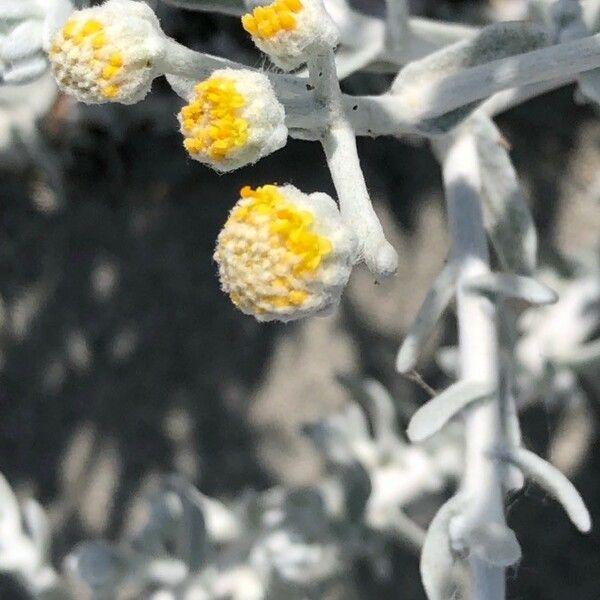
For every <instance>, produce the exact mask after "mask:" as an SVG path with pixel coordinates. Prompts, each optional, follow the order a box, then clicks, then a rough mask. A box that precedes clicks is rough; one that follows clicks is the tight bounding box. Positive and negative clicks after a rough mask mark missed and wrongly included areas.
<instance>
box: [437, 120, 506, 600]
mask: <svg viewBox="0 0 600 600" xmlns="http://www.w3.org/2000/svg"><path fill="white" fill-rule="evenodd" d="M443 154H444V155H445V156H444V160H443V179H444V185H445V189H446V202H447V207H448V217H449V222H450V232H451V237H452V243H453V247H452V251H453V257H454V260H455V261H456V263H457V264H458V266H459V274H458V282H457V283H458V285H457V313H458V329H459V353H460V376H461V378H462V379H466V380H474V381H481V382H483V383H489V384H493V385H496V386H497V382H498V347H497V346H498V344H497V332H496V325H495V319H496V308H495V306H494V305H493V304H492V302H491V301H490V300H489V299H487V298H485V297H483V296H480V295H476V294H473V293H471V292H469V291H467V289H466V286H467V282H468V280H469V279H471V278H472V277H476V276H480V275H484V274H486V273H489V272H490V266H489V260H490V259H489V251H488V246H487V241H486V236H485V230H484V226H483V219H482V214H481V205H480V202H481V200H480V194H481V181H480V176H479V165H478V157H477V149H476V142H475V139H474V137H473V136H472V135H471V134H470V133H468V132H459V133H458V134H457V135H456V137H454V138H453V139H451V140H450V142H449V146H448V147H447V148H445V149H444V151H443ZM464 422H465V470H464V475H463V480H462V484H461V487H462V493H463V495H464V496H465V497H466V498H467V499H468V509H466V512H465V513H463V514H462V515H461V516H460V517H456V519H455V523H454V524H455V525H456V527H455V528H454V533H455V538H456V537H458V540H456V539H455V541H456V542H457V544H458V545H459V546H461V545H464V546H466V547H467V548H468V546H469V542H468V538H469V533H470V532H472V531H474V530H475V529H477V528H479V527H482V526H486V525H489V524H494V523H496V524H500V525H502V526H506V521H505V518H504V510H503V492H502V476H503V471H502V468H501V467H500V466H499V465H498V463H497V461H495V460H494V459H493V458H492V454H493V451H494V448H497V447H499V446H501V447H503V446H504V444H502V443H501V442H502V439H503V426H502V425H503V424H502V418H501V411H500V406H499V399H498V395H497V394H496V395H495V397H494V398H493V399H492V400H490V401H489V402H483V403H479V404H475V405H473V406H472V407H471V408H469V409H467V410H465V411H464ZM469 571H470V576H471V583H472V596H471V600H503V599H504V597H505V580H504V579H505V578H504V569H503V568H501V567H494V566H491V565H490V564H488V563H486V562H484V561H482V560H481V559H480V558H479V557H477V556H476V555H475V553H471V554H470V558H469Z"/></svg>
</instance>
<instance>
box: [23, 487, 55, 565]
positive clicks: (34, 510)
mask: <svg viewBox="0 0 600 600" xmlns="http://www.w3.org/2000/svg"><path fill="white" fill-rule="evenodd" d="M23 521H24V523H25V527H26V529H27V533H28V534H29V536H30V537H31V540H32V541H33V543H34V545H35V547H36V549H37V551H38V552H39V555H40V557H42V558H44V559H45V558H48V556H49V553H50V542H51V531H50V523H49V522H48V517H47V515H46V512H45V511H44V509H43V508H42V507H41V505H40V504H39V503H38V502H36V501H35V500H34V499H33V498H27V499H26V500H25V501H24V502H23Z"/></svg>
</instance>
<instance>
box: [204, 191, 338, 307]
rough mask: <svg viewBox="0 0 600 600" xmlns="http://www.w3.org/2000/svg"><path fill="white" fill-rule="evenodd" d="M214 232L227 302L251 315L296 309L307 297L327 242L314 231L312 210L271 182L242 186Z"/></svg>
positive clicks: (329, 247) (329, 248)
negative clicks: (251, 186) (227, 217)
mask: <svg viewBox="0 0 600 600" xmlns="http://www.w3.org/2000/svg"><path fill="white" fill-rule="evenodd" d="M241 196H242V199H241V200H240V201H239V202H238V204H237V205H236V207H235V208H234V209H233V210H232V212H231V214H230V216H229V219H228V220H227V223H226V224H225V227H224V228H223V231H222V232H221V234H220V235H219V241H218V244H217V250H216V253H215V258H216V260H217V261H218V263H219V266H220V274H221V282H222V283H223V287H224V289H225V290H226V291H227V292H229V295H230V296H231V299H232V301H233V303H234V304H235V305H236V306H238V307H240V308H241V309H243V310H245V311H246V312H251V313H254V314H264V313H265V312H273V311H276V310H277V309H288V310H289V309H292V308H301V307H302V306H303V305H304V304H305V303H307V302H308V301H310V299H311V297H312V295H313V294H312V293H311V291H310V284H311V283H312V282H314V281H315V280H316V279H317V278H318V275H317V272H318V269H319V266H320V265H321V263H322V261H323V259H324V258H325V257H326V256H327V255H328V254H330V253H331V251H332V250H333V245H332V243H331V241H330V240H329V239H328V238H326V237H323V236H321V235H319V234H318V233H316V232H315V231H314V228H313V224H314V215H313V213H312V212H310V211H309V210H304V209H301V208H299V207H298V206H296V205H295V204H293V203H292V202H290V201H289V200H287V199H286V198H285V196H284V195H283V193H282V192H281V191H280V190H279V188H278V187H277V186H275V185H265V186H262V187H258V188H256V189H254V190H253V189H252V188H250V187H249V186H246V187H244V188H242V190H241Z"/></svg>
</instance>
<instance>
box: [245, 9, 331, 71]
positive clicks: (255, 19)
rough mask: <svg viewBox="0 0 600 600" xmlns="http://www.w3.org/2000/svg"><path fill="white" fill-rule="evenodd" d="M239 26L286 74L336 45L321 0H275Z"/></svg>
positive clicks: (257, 10)
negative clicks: (313, 54)
mask: <svg viewBox="0 0 600 600" xmlns="http://www.w3.org/2000/svg"><path fill="white" fill-rule="evenodd" d="M242 26H243V27H244V29H245V30H246V31H247V32H248V33H249V34H250V35H251V36H252V39H253V41H254V43H255V44H256V45H257V46H258V48H260V49H261V50H262V51H263V52H265V53H266V54H268V55H269V57H270V58H271V60H272V61H273V62H274V63H275V64H276V65H277V66H278V67H280V68H282V69H284V70H286V71H291V70H292V69H296V68H297V67H299V66H300V65H302V64H303V63H305V62H306V61H307V60H308V58H309V56H310V55H311V54H312V53H314V52H316V51H318V50H320V49H331V48H333V47H335V46H336V45H337V43H338V30H337V27H336V26H335V24H334V23H333V21H332V20H331V18H330V17H329V14H328V13H327V11H326V10H325V7H324V6H323V2H322V0H275V2H271V3H270V4H268V5H267V6H257V7H256V8H255V9H254V10H253V11H252V12H251V13H248V14H246V15H244V16H243V17H242Z"/></svg>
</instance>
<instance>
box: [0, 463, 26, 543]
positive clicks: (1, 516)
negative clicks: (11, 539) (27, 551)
mask: <svg viewBox="0 0 600 600" xmlns="http://www.w3.org/2000/svg"><path fill="white" fill-rule="evenodd" d="M20 529H21V509H20V508H19V502H18V500H17V497H16V496H15V493H14V492H13V490H12V488H11V487H10V485H9V483H8V481H6V478H5V477H4V475H2V474H1V473H0V532H1V533H2V535H3V536H11V535H14V534H15V532H19V531H20Z"/></svg>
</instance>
